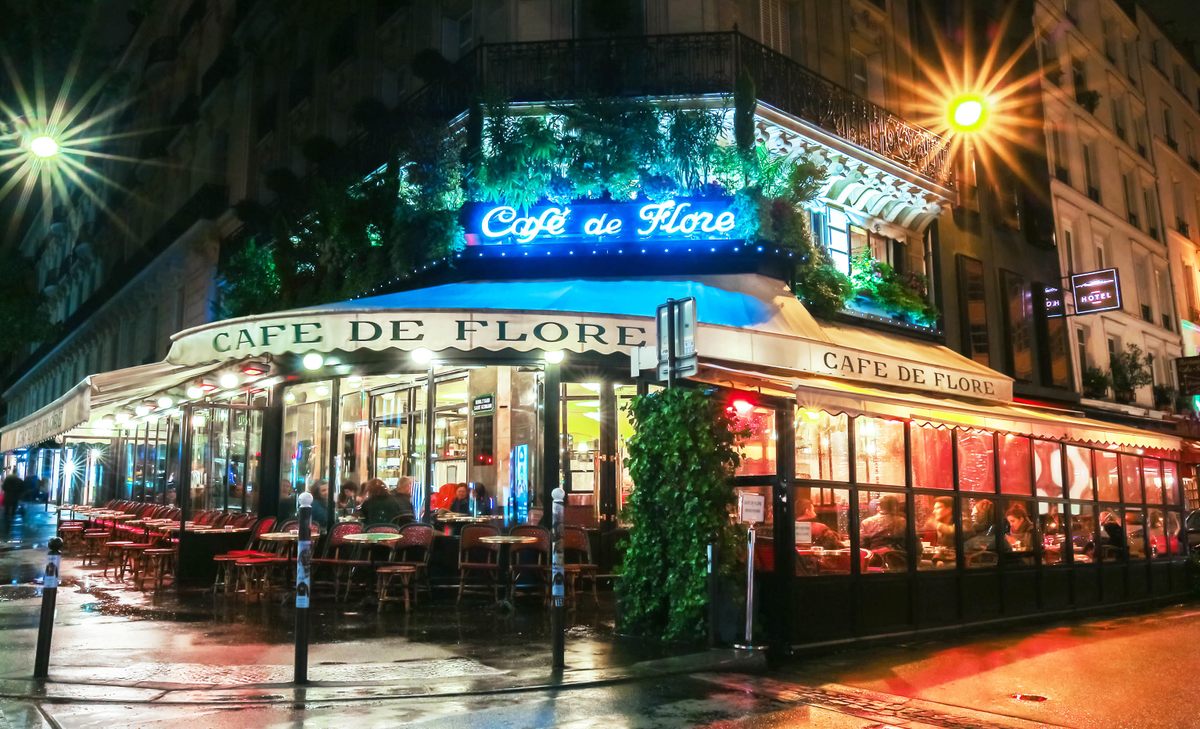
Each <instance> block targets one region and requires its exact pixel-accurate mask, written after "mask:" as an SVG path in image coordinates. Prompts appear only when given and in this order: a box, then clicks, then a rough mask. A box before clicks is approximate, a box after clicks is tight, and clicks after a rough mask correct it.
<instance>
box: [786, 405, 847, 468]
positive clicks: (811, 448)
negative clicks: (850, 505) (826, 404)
mask: <svg viewBox="0 0 1200 729" xmlns="http://www.w3.org/2000/svg"><path fill="white" fill-rule="evenodd" d="M849 421H850V417H849V416H848V415H846V414H845V413H842V414H840V415H830V414H829V413H827V412H825V411H823V410H810V409H807V408H801V409H800V410H798V411H797V415H796V478H803V479H812V480H819V481H849V480H850V451H849V444H850V439H849V436H848V435H847V424H848V423H849Z"/></svg>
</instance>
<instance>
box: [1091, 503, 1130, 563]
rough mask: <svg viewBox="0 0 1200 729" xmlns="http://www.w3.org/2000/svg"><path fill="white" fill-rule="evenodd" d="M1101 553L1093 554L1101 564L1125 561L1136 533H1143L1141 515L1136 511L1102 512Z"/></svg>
mask: <svg viewBox="0 0 1200 729" xmlns="http://www.w3.org/2000/svg"><path fill="white" fill-rule="evenodd" d="M1099 526H1100V542H1099V544H1100V551H1099V553H1098V554H1093V555H1092V557H1093V558H1094V559H1099V560H1100V561H1101V562H1117V561H1120V560H1123V559H1125V553H1126V550H1127V549H1128V547H1129V544H1131V543H1132V542H1131V541H1130V540H1132V539H1133V538H1134V534H1135V533H1139V532H1140V531H1141V514H1140V513H1138V512H1137V511H1136V510H1134V509H1130V510H1129V511H1126V512H1124V513H1122V511H1121V510H1120V509H1117V508H1108V509H1104V508H1102V509H1101V510H1100V520H1099Z"/></svg>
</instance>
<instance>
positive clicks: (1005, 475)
mask: <svg viewBox="0 0 1200 729" xmlns="http://www.w3.org/2000/svg"><path fill="white" fill-rule="evenodd" d="M1029 478H1030V470H1029V439H1028V438H1026V437H1025V436H1023V435H1013V434H1012V433H1005V434H1003V435H1001V436H1000V491H1001V492H1002V493H1006V494H1020V495H1022V496H1028V495H1029V493H1030V491H1032V488H1031V484H1030V482H1029Z"/></svg>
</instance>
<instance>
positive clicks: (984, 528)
mask: <svg viewBox="0 0 1200 729" xmlns="http://www.w3.org/2000/svg"><path fill="white" fill-rule="evenodd" d="M950 513H951V519H952V520H953V518H954V512H953V510H951V512H950ZM997 526H998V525H997V524H996V505H995V504H994V503H993V502H992V500H991V499H979V500H977V501H976V502H975V503H974V504H972V505H971V520H970V523H969V524H967V525H964V529H965V530H966V531H965V537H966V539H965V540H964V543H963V546H964V547H966V549H967V550H984V551H992V550H995V548H996V527H997Z"/></svg>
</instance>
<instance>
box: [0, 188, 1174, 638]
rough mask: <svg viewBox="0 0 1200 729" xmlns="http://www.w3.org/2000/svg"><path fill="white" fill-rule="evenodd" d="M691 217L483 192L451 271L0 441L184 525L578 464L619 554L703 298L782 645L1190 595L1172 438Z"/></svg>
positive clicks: (253, 329) (714, 218) (541, 486)
mask: <svg viewBox="0 0 1200 729" xmlns="http://www.w3.org/2000/svg"><path fill="white" fill-rule="evenodd" d="M698 211H699V212H703V213H706V215H698V216H696V217H692V218H684V217H680V216H678V215H675V213H668V212H663V211H658V212H653V211H652V214H653V216H654V219H655V220H657V221H658V223H659V224H661V225H673V226H675V227H676V228H677V230H675V231H671V235H675V236H682V237H681V238H677V239H676V240H675V242H673V243H669V244H663V245H665V246H666V248H665V249H664V250H669V251H673V252H674V253H675V254H678V255H674V256H673V257H668V258H663V257H661V256H659V257H653V256H651V255H650V254H649V253H648V252H647V251H645V249H641V248H638V247H637V246H636V245H620V244H618V243H610V244H609V245H607V246H600V245H594V244H578V242H576V243H572V244H570V245H565V244H562V243H561V241H560V242H558V243H556V245H555V246H546V245H542V244H541V241H540V240H539V237H540V238H545V237H546V236H550V237H554V236H555V235H556V233H555V230H556V228H555V225H556V224H555V223H554V221H553V219H552V217H542V218H539V219H540V220H541V222H540V223H538V222H537V221H536V220H534V221H531V220H522V219H519V217H518V216H516V215H515V213H513V212H512V209H511V208H509V209H507V210H493V211H490V214H491V217H488V218H481V221H482V222H481V223H480V227H479V230H478V231H477V232H478V238H477V239H475V241H476V242H478V245H469V246H468V247H467V249H466V250H465V251H464V252H463V253H461V254H459V256H458V258H457V259H456V261H454V262H453V263H454V264H455V265H454V266H453V267H450V266H447V267H446V268H445V271H446V273H445V274H444V275H443V276H442V279H441V280H431V281H430V282H429V284H428V285H425V286H422V287H417V288H409V289H407V290H398V291H387V292H380V293H374V294H369V295H366V296H363V297H361V298H357V299H354V300H350V301H342V302H337V303H332V304H327V305H321V306H314V307H308V308H304V309H297V310H292V311H280V312H275V313H270V314H263V315H256V316H250V317H244V318H240V319H233V320H228V321H218V322H214V323H210V324H205V325H203V326H199V327H195V328H192V329H188V330H185V331H181V332H179V333H177V334H176V335H174V337H173V343H172V345H171V348H170V351H169V354H168V355H167V357H166V360H165V361H163V362H160V363H155V364H149V365H144V366H139V367H133V368H129V369H125V370H119V371H115V372H104V373H96V374H94V375H91V376H89V377H87V378H85V379H84V380H83V381H82V382H80V383H79V384H78V385H77V386H76V387H75V388H73V389H72V390H71V391H69V392H68V393H67V394H66V395H64V396H63V397H61V398H59V400H57V401H56V402H54V403H52V404H50V405H48V406H46V407H45V408H43V409H42V410H40V411H38V412H36V413H34V414H33V415H30V416H29V417H27V418H24V419H22V420H21V421H18V422H15V423H12V424H10V425H9V426H7V427H5V428H4V429H3V430H2V431H0V450H2V451H3V452H4V453H5V458H6V460H7V461H8V463H9V464H10V465H20V467H21V469H22V470H23V471H24V472H25V473H27V474H35V475H38V476H39V478H41V479H43V480H44V481H46V482H47V483H49V484H50V490H51V494H52V498H54V499H55V500H59V501H61V502H64V503H68V502H69V503H99V502H104V501H108V500H110V499H129V500H136V501H146V502H157V503H164V504H177V505H179V506H181V507H182V511H183V515H182V517H181V518H182V519H183V520H186V519H188V518H190V515H192V514H194V513H196V512H198V511H200V510H213V509H216V510H225V511H233V512H252V513H257V514H260V515H275V514H278V513H281V512H284V511H287V510H288V509H289V508H292V507H291V504H292V503H293V502H292V495H293V493H294V492H295V491H296V490H299V489H309V488H313V487H314V486H316V487H317V488H318V489H319V487H320V485H321V483H322V482H325V483H327V484H328V485H329V487H328V488H327V489H326V490H324V491H320V492H319V493H321V494H322V498H327V499H328V506H329V508H328V510H327V513H328V514H329V519H331V520H332V519H333V518H334V514H335V509H334V508H333V507H334V504H335V499H336V494H337V491H338V489H339V488H340V486H341V485H342V484H345V483H354V484H362V483H364V482H365V481H367V480H368V479H370V478H375V477H378V478H381V479H383V480H384V482H385V483H387V484H389V485H395V484H396V483H398V481H399V480H400V478H401V477H404V476H407V477H410V478H411V479H413V484H414V488H413V501H414V508H415V511H416V513H417V514H423V513H426V512H427V508H428V506H429V504H430V502H431V500H433V499H435V498H437V497H436V496H435V495H437V494H440V493H443V492H444V490H445V489H446V488H450V489H453V487H454V485H456V484H468V485H469V487H470V488H471V489H472V490H474V491H475V492H476V493H478V494H481V495H483V496H484V498H486V499H487V500H489V501H488V503H490V504H493V505H494V509H495V511H496V513H499V514H502V515H503V516H504V519H505V522H506V523H508V524H513V523H521V522H529V521H532V522H537V521H540V520H542V519H543V517H544V515H545V513H546V510H547V505H548V504H549V503H550V499H549V493H550V491H551V490H552V489H553V488H555V487H556V486H558V485H561V486H562V487H563V488H564V489H565V491H566V492H567V508H566V519H567V521H568V523H570V524H576V525H581V526H584V527H586V528H588V529H591V530H594V532H593V534H594V538H595V543H596V544H597V545H598V547H600V548H601V551H602V552H603V551H605V550H607V553H608V555H609V558H610V559H611V558H613V557H615V556H619V536H620V535H621V533H622V508H623V506H624V504H625V502H626V501H627V499H628V497H629V495H630V493H631V492H632V491H633V489H635V488H636V487H637V486H636V484H634V483H633V482H632V481H631V479H630V477H629V474H628V470H627V468H626V466H625V462H626V447H627V444H628V442H629V439H630V437H631V436H632V435H633V431H632V426H631V424H630V423H629V420H628V418H627V417H626V416H625V415H624V413H623V409H624V407H625V405H626V404H627V403H628V402H629V400H630V399H631V398H632V397H634V396H636V395H638V394H639V393H645V392H648V391H650V390H652V389H654V388H657V387H661V386H662V383H661V382H660V380H659V377H658V376H657V372H656V370H657V360H658V354H657V327H658V319H657V317H656V311H657V309H658V306H659V305H660V304H662V303H664V302H666V301H667V300H668V299H676V300H683V299H693V300H694V302H695V312H696V326H695V329H694V331H692V332H690V335H691V339H689V343H688V347H689V348H691V347H694V354H695V357H696V368H695V372H694V374H690V375H689V376H687V377H686V378H685V379H684V380H683V381H681V382H680V384H679V386H688V387H708V388H713V389H714V390H715V392H716V396H718V397H722V398H725V399H726V401H727V403H728V407H729V408H730V410H731V412H733V413H734V415H735V416H736V417H737V418H738V420H739V422H740V424H741V425H742V426H744V428H745V429H746V431H747V432H748V433H749V435H748V436H747V437H745V438H744V439H743V440H742V442H741V447H742V452H743V460H742V463H741V466H740V467H739V470H738V472H737V474H736V483H737V487H738V489H739V490H741V491H743V492H745V493H757V494H761V495H763V496H765V497H766V506H767V508H766V510H765V512H766V513H765V515H764V520H763V523H760V524H758V525H756V528H757V532H758V535H759V547H758V550H757V553H756V557H757V562H758V568H759V571H760V578H761V584H762V586H763V595H764V599H763V600H762V602H763V603H764V608H763V609H764V612H765V614H766V619H768V620H769V621H770V622H771V634H772V635H773V636H774V637H775V638H776V639H779V640H784V641H787V642H790V643H792V644H797V645H800V644H813V643H824V642H828V641H839V640H852V639H857V638H862V637H867V636H874V635H880V634H890V633H901V632H910V631H914V630H920V629H925V628H939V627H945V626H950V625H964V624H972V623H981V622H986V621H992V620H998V619H1008V618H1016V617H1020V616H1027V615H1030V614H1046V613H1055V612H1066V611H1071V610H1077V609H1081V608H1087V607H1090V606H1097V605H1101V604H1112V603H1126V602H1135V601H1141V600H1149V599H1155V598H1159V597H1164V596H1169V595H1174V594H1180V593H1181V592H1183V591H1184V590H1185V574H1184V545H1183V544H1181V542H1180V538H1179V535H1180V530H1181V524H1182V519H1183V500H1182V489H1181V486H1182V483H1181V478H1180V470H1179V465H1178V461H1179V457H1180V441H1179V439H1178V438H1175V437H1172V436H1169V435H1163V434H1160V433H1154V432H1147V431H1142V430H1138V429H1134V428H1131V427H1125V426H1121V425H1115V424H1111V423H1101V422H1097V421H1091V420H1088V419H1086V418H1084V417H1082V416H1081V415H1080V414H1078V413H1075V412H1072V411H1067V410H1056V409H1050V408H1044V407H1037V406H1034V405H1030V404H1024V403H1020V402H1016V401H1014V400H1013V381H1012V380H1011V378H1009V377H1007V376H1005V375H1003V374H1001V373H998V372H996V371H994V370H991V369H989V368H987V367H985V366H983V365H980V364H978V363H976V362H974V361H973V360H971V359H968V358H966V357H964V356H962V355H960V354H958V353H956V352H954V351H951V350H950V349H947V348H946V347H944V346H942V345H940V344H937V343H936V342H934V341H931V340H928V339H921V338H914V337H910V336H906V335H905V334H904V333H903V332H900V331H887V330H884V329H878V328H868V327H864V326H859V325H856V324H853V323H849V322H846V321H841V320H838V321H824V320H817V319H816V318H814V317H813V316H812V315H810V313H809V312H808V311H807V310H806V309H805V307H804V306H803V305H802V304H801V303H800V301H798V300H797V298H796V297H795V296H794V295H793V294H792V293H791V291H790V289H789V287H788V285H787V283H786V282H785V276H784V275H782V274H781V273H780V271H781V270H783V269H784V262H785V261H786V255H785V254H780V253H778V252H774V251H760V250H750V249H749V247H743V246H740V245H739V244H738V243H737V242H736V241H729V240H721V241H720V243H719V245H716V244H714V245H712V246H711V247H710V246H708V245H707V242H708V241H709V239H711V237H712V236H720V235H722V234H723V232H724V231H722V230H717V228H716V226H723V225H726V224H727V223H728V221H727V220H726V219H725V218H723V217H721V216H722V210H720V209H711V210H710V209H706V208H699V209H698ZM641 219H642V220H647V219H648V218H646V217H645V215H643V216H642V217H641ZM597 225H599V223H598V224H597ZM538 226H541V227H538ZM705 226H707V228H706V227H705ZM708 228H712V230H708ZM557 230H558V231H559V232H561V231H562V227H561V226H559V227H558V228H557ZM493 238H494V239H500V240H505V241H508V242H510V243H512V245H510V246H503V245H489V243H488V240H490V239H493ZM469 240H472V239H471V238H469ZM701 240H703V241H705V245H704V246H700V245H698V244H697V241H701ZM658 242H659V243H661V242H662V241H658ZM539 261H541V262H544V263H545V265H542V263H539ZM664 261H666V262H664ZM533 271H536V272H533ZM531 272H533V273H531ZM188 541H189V537H188V535H187V534H186V532H185V533H184V534H183V537H182V543H181V545H180V549H181V551H186V550H188V549H190V548H191V547H189V544H188Z"/></svg>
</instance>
